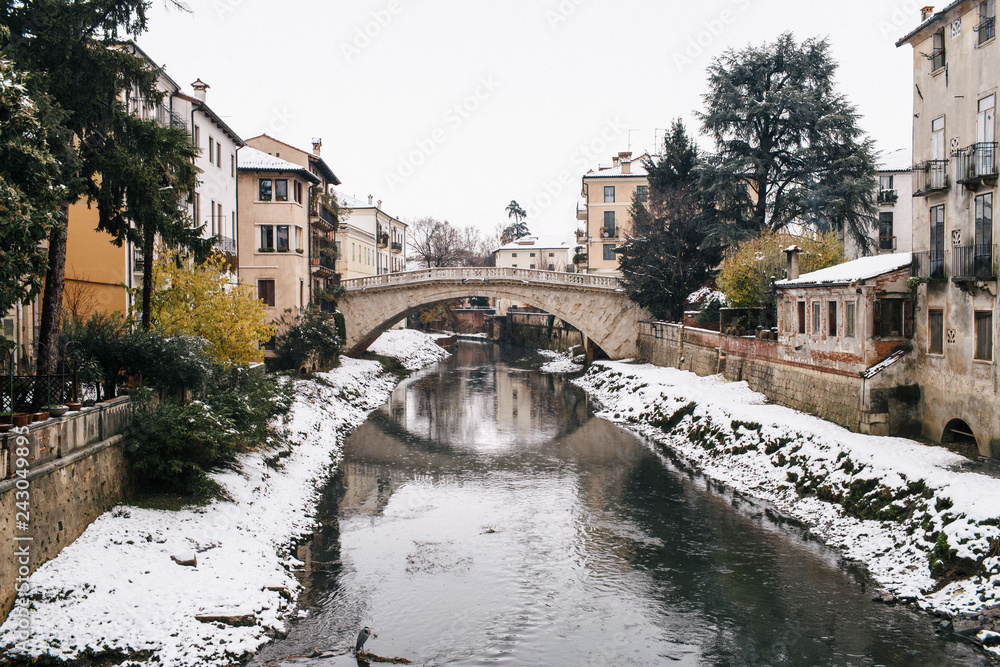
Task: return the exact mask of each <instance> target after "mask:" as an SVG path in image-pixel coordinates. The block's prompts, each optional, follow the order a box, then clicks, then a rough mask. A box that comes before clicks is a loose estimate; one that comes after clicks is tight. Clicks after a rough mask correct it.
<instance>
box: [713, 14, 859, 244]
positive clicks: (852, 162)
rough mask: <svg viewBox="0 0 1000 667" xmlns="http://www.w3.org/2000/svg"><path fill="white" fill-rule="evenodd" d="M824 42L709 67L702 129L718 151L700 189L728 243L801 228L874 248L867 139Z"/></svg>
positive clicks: (783, 43) (765, 49)
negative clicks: (837, 79) (836, 82)
mask: <svg viewBox="0 0 1000 667" xmlns="http://www.w3.org/2000/svg"><path fill="white" fill-rule="evenodd" d="M836 70H837V65H836V63H835V62H834V61H833V59H832V58H831V56H830V48H829V44H828V43H827V41H826V40H818V39H807V40H805V41H804V42H802V43H801V44H797V43H796V42H795V38H794V37H793V36H792V35H791V34H790V33H785V34H783V35H781V36H780V37H779V38H778V40H777V41H776V42H775V43H774V44H765V45H764V46H760V47H748V48H746V49H743V50H741V51H734V50H732V49H730V50H728V51H726V52H725V53H724V54H723V55H722V56H720V57H718V58H716V59H715V60H714V61H713V62H712V64H711V65H710V66H709V68H708V75H709V92H708V93H707V94H706V95H705V102H706V109H705V111H704V112H703V113H699V114H698V115H699V117H700V119H701V121H702V125H703V129H704V131H705V132H706V133H707V134H708V135H710V136H711V137H712V138H713V139H714V140H715V144H716V151H717V152H716V154H714V155H710V156H709V158H708V159H707V161H706V165H705V167H704V170H703V177H702V179H701V183H702V188H703V189H704V190H706V191H707V192H708V193H709V194H710V196H711V198H712V200H713V201H714V202H715V208H716V210H718V212H719V218H720V220H721V221H722V222H723V223H726V224H724V225H723V226H722V228H721V230H720V231H721V232H722V233H723V234H724V235H725V236H726V237H728V238H729V239H739V238H742V237H745V236H752V235H755V234H757V233H759V232H760V231H764V230H770V231H780V230H784V229H787V228H789V227H790V226H793V225H797V224H798V225H804V226H806V227H809V228H812V229H814V230H816V231H818V232H821V233H822V232H825V231H827V230H831V229H833V230H837V231H838V232H839V233H841V234H843V235H846V236H849V237H851V238H852V239H853V240H854V241H855V242H856V243H857V244H858V246H859V247H860V248H862V249H863V251H865V252H867V251H870V250H871V249H872V240H871V237H872V234H871V233H870V232H871V230H872V229H873V228H874V224H875V220H876V214H877V206H876V204H875V200H874V192H875V185H876V181H875V174H876V171H875V160H874V149H873V144H872V141H871V140H870V139H869V138H868V137H867V136H866V135H865V133H864V132H862V131H861V129H860V128H859V127H858V113H857V111H856V109H855V107H854V106H853V105H851V104H850V103H849V102H848V101H847V99H846V98H845V97H844V96H843V95H841V94H840V93H837V92H836V90H835V89H834V85H833V76H834V73H835V72H836Z"/></svg>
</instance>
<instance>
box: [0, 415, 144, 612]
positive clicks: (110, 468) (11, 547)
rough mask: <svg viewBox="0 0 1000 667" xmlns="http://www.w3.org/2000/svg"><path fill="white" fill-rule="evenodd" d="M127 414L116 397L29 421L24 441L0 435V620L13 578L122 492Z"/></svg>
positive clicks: (54, 551)
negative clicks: (22, 469)
mask: <svg viewBox="0 0 1000 667" xmlns="http://www.w3.org/2000/svg"><path fill="white" fill-rule="evenodd" d="M130 414H131V408H130V404H129V400H128V398H119V399H115V400H112V401H109V402H107V403H104V404H101V405H99V406H98V407H94V408H84V410H83V411H82V412H78V413H69V414H68V415H66V416H64V417H62V418H59V419H49V420H47V421H45V422H41V423H36V424H32V425H31V426H30V427H29V430H28V433H27V442H26V443H25V442H23V441H19V436H18V435H17V434H14V433H6V434H4V435H3V436H0V447H2V463H3V466H2V473H3V475H2V476H3V478H4V479H3V480H2V481H0V545H2V546H0V549H3V550H4V551H5V553H4V554H3V555H0V616H2V617H3V618H6V616H7V614H8V613H9V612H10V610H11V608H12V607H13V605H14V601H15V598H16V597H17V586H18V581H17V579H18V577H19V576H25V575H26V574H30V573H31V572H34V571H35V570H36V569H37V568H38V567H39V566H41V565H42V564H43V563H45V562H47V561H49V560H51V559H52V558H55V557H56V556H57V555H58V554H59V552H60V551H61V550H62V549H63V547H65V546H67V545H69V544H70V543H72V542H73V540H75V539H76V538H77V537H79V536H80V535H81V534H83V531H84V530H86V528H87V526H89V525H90V524H91V523H92V522H93V521H94V520H95V519H96V518H97V517H98V516H100V515H101V514H102V513H103V512H105V511H106V510H108V509H110V508H111V507H113V506H114V505H116V504H117V503H119V502H121V500H123V499H124V498H125V497H127V495H128V494H129V492H130V490H131V489H130V481H129V475H128V471H127V466H126V463H125V456H124V447H123V444H122V438H121V436H120V435H117V433H118V431H120V430H121V429H122V427H123V426H124V425H125V423H126V421H127V420H128V418H129V416H130ZM19 448H23V449H26V450H27V456H26V457H19V456H18V454H24V453H25V452H24V451H19ZM18 458H24V459H26V461H27V463H28V466H27V470H28V472H27V473H26V474H24V475H20V474H18V472H17V471H18V469H19V467H18V465H17V460H18ZM103 565H104V566H107V565H109V564H103ZM94 566H95V567H101V566H102V564H100V563H95V565H94ZM25 568H26V569H25Z"/></svg>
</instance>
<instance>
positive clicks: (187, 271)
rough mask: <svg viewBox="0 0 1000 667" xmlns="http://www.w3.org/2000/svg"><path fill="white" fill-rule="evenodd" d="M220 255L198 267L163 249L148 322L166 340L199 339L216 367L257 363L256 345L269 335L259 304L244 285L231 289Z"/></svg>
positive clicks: (156, 266)
mask: <svg viewBox="0 0 1000 667" xmlns="http://www.w3.org/2000/svg"><path fill="white" fill-rule="evenodd" d="M226 264H227V260H226V258H225V257H224V256H223V255H222V254H220V253H213V254H212V256H211V257H209V258H208V259H207V260H205V261H204V262H201V263H197V262H194V260H193V258H191V257H190V256H188V255H186V254H179V255H176V256H175V255H173V254H172V253H169V252H167V249H166V248H165V247H164V246H161V247H160V248H159V251H158V256H157V258H156V261H155V263H154V264H153V287H154V289H153V294H152V301H151V307H150V310H149V313H150V317H151V319H152V321H153V323H154V324H155V325H156V327H157V328H159V329H161V330H162V331H163V332H164V333H166V334H168V335H187V336H197V337H200V338H203V339H205V340H206V341H207V343H208V350H207V351H208V354H209V355H210V356H211V357H212V359H214V360H215V361H216V362H218V363H222V364H227V365H232V364H248V363H250V362H253V361H262V360H263V358H264V355H263V354H262V353H261V351H260V344H261V343H262V342H265V341H268V340H270V339H271V337H272V336H274V333H275V327H274V325H273V324H269V323H268V322H267V311H266V310H265V309H264V303H263V302H262V301H261V300H260V299H259V298H257V295H256V294H255V293H254V291H253V289H252V288H251V287H250V286H249V285H243V284H235V285H234V284H232V283H231V282H230V275H229V274H228V273H227V272H226Z"/></svg>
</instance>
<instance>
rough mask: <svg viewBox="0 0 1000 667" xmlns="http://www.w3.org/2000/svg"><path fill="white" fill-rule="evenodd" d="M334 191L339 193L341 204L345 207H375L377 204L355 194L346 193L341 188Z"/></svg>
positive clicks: (338, 197)
mask: <svg viewBox="0 0 1000 667" xmlns="http://www.w3.org/2000/svg"><path fill="white" fill-rule="evenodd" d="M334 192H335V193H336V195H337V199H339V200H340V205H341V206H343V207H344V208H375V204H369V203H368V202H366V201H364V200H362V199H358V198H357V197H355V196H353V195H349V194H345V193H343V192H341V191H340V190H334Z"/></svg>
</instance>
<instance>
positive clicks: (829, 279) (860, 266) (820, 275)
mask: <svg viewBox="0 0 1000 667" xmlns="http://www.w3.org/2000/svg"><path fill="white" fill-rule="evenodd" d="M912 262H913V255H912V253H908V252H898V253H893V254H891V255H876V256H874V257H862V258H861V259H856V260H854V261H852V262H844V263H843V264H837V265H836V266H831V267H829V268H826V269H820V270H819V271H811V272H809V273H803V274H802V275H801V276H799V277H798V278H796V279H795V280H779V281H777V282H775V283H774V284H775V286H776V287H795V286H797V285H815V284H819V283H827V284H831V283H832V284H837V283H843V284H847V283H852V282H854V281H857V280H864V279H866V278H874V277H875V276H880V275H882V274H883V273H889V272H890V271H895V270H897V269H901V268H903V267H905V266H909V265H910V264H911V263H912Z"/></svg>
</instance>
